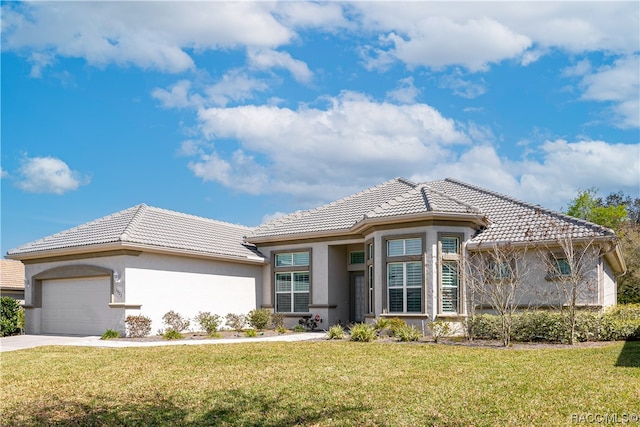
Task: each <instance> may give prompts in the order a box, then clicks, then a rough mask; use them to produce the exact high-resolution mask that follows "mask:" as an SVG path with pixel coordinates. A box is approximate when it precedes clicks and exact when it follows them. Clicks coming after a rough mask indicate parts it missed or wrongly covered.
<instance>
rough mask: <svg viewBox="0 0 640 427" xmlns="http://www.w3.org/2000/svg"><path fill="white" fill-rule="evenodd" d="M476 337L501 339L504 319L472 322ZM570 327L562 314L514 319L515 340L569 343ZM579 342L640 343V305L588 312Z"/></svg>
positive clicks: (581, 319)
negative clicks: (626, 341)
mask: <svg viewBox="0 0 640 427" xmlns="http://www.w3.org/2000/svg"><path fill="white" fill-rule="evenodd" d="M471 326H472V330H473V336H474V338H479V339H490V340H495V339H499V338H500V318H499V317H498V316H495V315H491V314H482V315H479V316H475V317H474V318H473V319H472V320H471ZM569 333H570V329H569V325H568V324H567V320H566V317H565V315H564V314H563V313H562V312H558V311H528V312H524V313H519V314H516V315H514V317H513V328H512V331H511V339H512V340H513V341H520V342H531V341H549V342H568V341H569ZM576 335H577V339H578V341H618V340H640V304H627V305H619V306H617V307H614V308H611V309H609V310H606V311H605V312H603V313H598V312H590V311H584V312H580V313H578V315H577V318H576Z"/></svg>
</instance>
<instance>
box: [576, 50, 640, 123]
mask: <svg viewBox="0 0 640 427" xmlns="http://www.w3.org/2000/svg"><path fill="white" fill-rule="evenodd" d="M588 71H589V70H588V69H587V70H585V72H588ZM581 84H582V86H583V87H584V88H585V91H584V93H583V94H582V99H585V100H594V101H601V102H612V103H613V106H612V108H611V109H612V111H613V116H614V124H615V125H617V126H619V127H622V128H637V127H639V126H640V55H634V56H630V57H625V58H621V59H618V60H617V61H615V62H614V64H613V65H611V66H605V67H602V68H599V69H597V70H596V71H595V72H594V73H593V74H588V75H586V76H585V77H584V78H583V80H582V83H581Z"/></svg>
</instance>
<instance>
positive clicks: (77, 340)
mask: <svg viewBox="0 0 640 427" xmlns="http://www.w3.org/2000/svg"><path fill="white" fill-rule="evenodd" d="M325 336H326V335H325V334H324V333H323V332H307V333H296V334H285V335H277V336H272V337H262V338H260V337H257V338H218V339H204V340H176V341H126V340H116V341H113V340H108V341H103V340H101V339H100V337H98V336H95V337H94V336H87V337H81V336H61V335H15V336H12V337H2V338H0V352H5V351H14V350H24V349H27V348H35V347H42V346H47V345H71V346H81V347H109V348H123V347H159V346H170V345H203V344H238V343H243V342H261V341H289V342H291V341H307V340H314V339H319V338H323V337H325Z"/></svg>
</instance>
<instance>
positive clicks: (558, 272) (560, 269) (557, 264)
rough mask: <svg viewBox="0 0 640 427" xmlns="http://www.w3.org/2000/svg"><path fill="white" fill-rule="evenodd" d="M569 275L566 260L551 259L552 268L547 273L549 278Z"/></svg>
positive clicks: (569, 269) (569, 267)
mask: <svg viewBox="0 0 640 427" xmlns="http://www.w3.org/2000/svg"><path fill="white" fill-rule="evenodd" d="M570 275H571V265H570V264H569V261H567V259H566V258H559V257H554V258H553V267H552V271H550V272H549V276H551V277H558V276H570Z"/></svg>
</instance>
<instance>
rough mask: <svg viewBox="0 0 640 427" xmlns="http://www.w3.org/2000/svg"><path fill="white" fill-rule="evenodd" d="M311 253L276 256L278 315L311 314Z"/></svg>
mask: <svg viewBox="0 0 640 427" xmlns="http://www.w3.org/2000/svg"><path fill="white" fill-rule="evenodd" d="M310 278H311V274H310V272H309V252H289V253H278V254H276V255H275V294H276V298H275V300H276V301H275V302H276V312H278V313H307V312H309V291H310V283H311V280H310Z"/></svg>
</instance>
